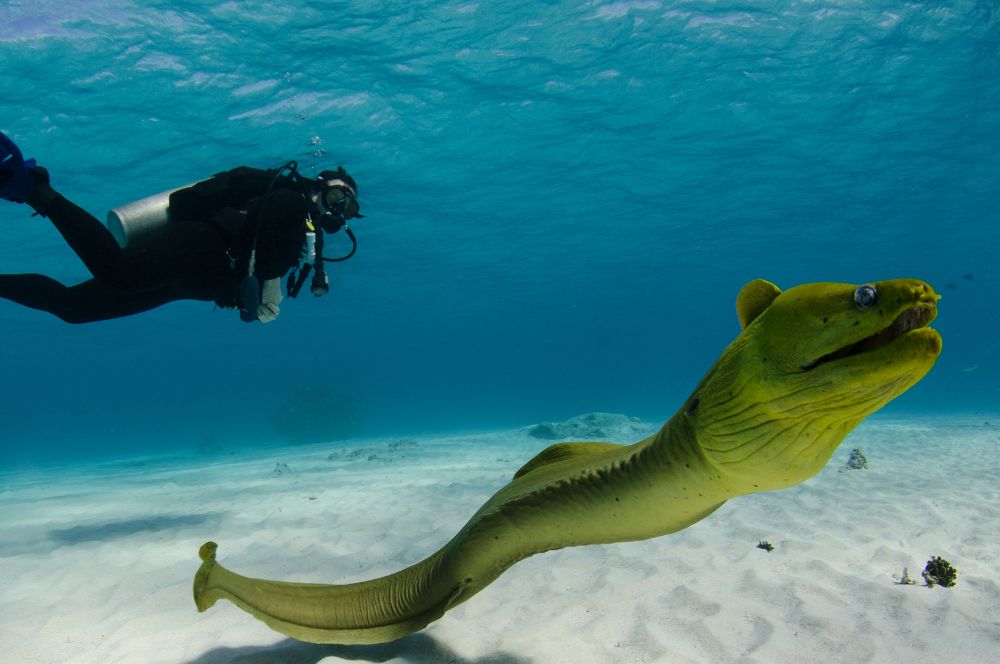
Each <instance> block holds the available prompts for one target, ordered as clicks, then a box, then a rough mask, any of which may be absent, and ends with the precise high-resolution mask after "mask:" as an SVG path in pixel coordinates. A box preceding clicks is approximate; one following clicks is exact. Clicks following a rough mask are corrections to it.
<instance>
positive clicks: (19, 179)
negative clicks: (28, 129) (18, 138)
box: [0, 132, 35, 203]
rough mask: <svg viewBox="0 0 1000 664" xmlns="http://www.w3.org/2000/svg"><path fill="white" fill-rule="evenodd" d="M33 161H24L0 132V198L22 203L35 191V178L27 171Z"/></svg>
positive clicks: (16, 149)
mask: <svg viewBox="0 0 1000 664" xmlns="http://www.w3.org/2000/svg"><path fill="white" fill-rule="evenodd" d="M34 168H35V160H34V159H29V160H28V161H25V160H24V157H23V156H21V150H20V149H18V147H17V145H15V143H14V141H12V140H10V138H9V137H8V136H7V134H5V133H3V132H0V198H4V199H6V200H8V201H13V202H14V203H23V202H25V201H26V200H27V199H28V196H30V195H31V192H32V191H33V190H34V189H35V178H34V176H33V175H32V173H31V172H30V171H29V170H28V169H34Z"/></svg>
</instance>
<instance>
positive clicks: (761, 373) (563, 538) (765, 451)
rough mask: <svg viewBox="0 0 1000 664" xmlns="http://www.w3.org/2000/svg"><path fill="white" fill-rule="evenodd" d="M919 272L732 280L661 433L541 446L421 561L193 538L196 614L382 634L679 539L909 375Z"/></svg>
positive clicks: (932, 335) (928, 335)
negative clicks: (385, 568) (511, 578)
mask: <svg viewBox="0 0 1000 664" xmlns="http://www.w3.org/2000/svg"><path fill="white" fill-rule="evenodd" d="M937 300H938V296H937V295H936V294H935V293H934V291H933V289H932V288H931V287H930V286H929V285H927V284H925V283H924V282H922V281H918V280H916V279H895V280H890V281H881V282H874V283H870V284H863V285H861V286H857V285H849V284H835V283H815V284H806V285H803V286H798V287H795V288H791V289H789V290H788V291H785V292H781V291H780V290H779V289H778V288H777V287H776V286H774V285H773V284H771V283H769V282H767V281H764V280H756V281H752V282H750V283H748V284H747V285H746V286H744V287H743V289H742V291H741V292H740V295H739V298H738V299H737V314H738V317H739V320H740V323H741V325H742V326H743V330H742V332H741V333H740V335H739V336H738V337H737V338H736V339H735V340H734V341H733V342H732V343H731V344H730V345H729V347H728V348H726V350H725V351H724V352H723V353H722V355H721V356H720V357H719V359H718V361H716V363H715V365H714V366H713V367H712V368H711V369H710V370H709V372H708V374H707V375H706V376H705V377H704V378H703V379H702V380H701V382H700V383H699V384H698V386H697V387H696V388H695V390H694V392H693V393H692V394H691V396H690V397H689V398H688V400H687V401H686V402H685V403H684V405H683V406H682V407H681V408H680V410H679V411H678V412H677V413H676V414H675V415H674V416H673V417H671V418H670V420H669V421H668V422H667V423H666V424H665V425H664V426H663V428H662V429H660V431H659V432H658V433H656V434H655V435H653V436H650V437H649V438H646V439H644V440H641V441H639V442H637V443H635V444H633V445H617V444H613V443H589V442H578V443H559V444H556V445H553V446H551V447H549V448H548V449H546V450H544V451H542V452H541V453H540V454H539V455H538V456H536V457H535V458H534V459H532V460H531V461H529V462H528V463H527V464H526V465H525V466H524V467H523V468H521V469H520V470H519V471H518V472H517V473H516V474H515V476H514V479H513V480H512V481H511V482H510V483H509V484H507V485H506V486H504V487H503V488H502V489H500V491H498V492H497V493H496V494H495V495H494V496H493V497H492V498H490V499H489V500H488V501H487V502H486V504H484V505H483V506H482V507H481V508H480V509H479V511H478V512H476V514H475V515H474V516H473V517H472V518H471V519H470V520H469V522H468V523H467V524H466V525H465V527H463V528H462V530H461V531H459V533H458V534H457V535H455V536H454V537H453V538H452V539H451V541H450V542H448V543H447V544H445V545H444V546H443V547H442V548H441V549H440V550H438V551H437V552H436V553H434V554H432V555H431V556H430V557H428V558H427V559H425V560H423V561H421V562H418V563H416V564H414V565H412V566H411V567H408V568H406V569H404V570H402V571H399V572H396V573H394V574H390V575H388V576H385V577H381V578H378V579H373V580H370V581H363V582H360V583H351V584H346V585H321V584H308V583H290V582H281V581H267V580H263V579H253V578H248V577H244V576H240V575H238V574H235V573H233V572H230V571H229V570H227V569H225V568H224V567H223V566H222V565H220V564H219V563H218V562H217V561H216V559H215V553H216V545H215V544H214V543H213V542H208V543H206V544H204V545H203V546H202V548H201V551H200V555H201V559H202V565H201V568H200V569H199V570H198V573H197V575H196V576H195V580H194V597H195V602H196V604H197V606H198V609H199V611H204V610H206V609H208V608H209V607H211V606H212V605H213V604H214V603H215V602H216V601H217V600H219V599H228V600H229V601H231V602H233V603H234V604H236V605H237V606H239V607H240V608H242V609H244V610H245V611H247V612H249V613H250V614H252V615H253V616H255V617H257V618H258V619H260V620H262V621H263V622H265V623H266V624H267V625H268V626H269V627H271V628H272V629H274V630H276V631H278V632H281V633H283V634H287V635H289V636H291V637H294V638H296V639H300V640H303V641H311V642H315V643H342V644H355V643H380V642H385V641H392V640H395V639H398V638H401V637H403V636H406V635H407V634H410V633H412V632H415V631H417V630H420V629H422V628H424V627H425V626H426V625H427V624H428V623H430V622H432V621H434V620H437V619H438V618H440V617H441V616H442V615H443V614H444V613H445V612H446V611H447V610H448V609H451V608H453V607H455V606H457V605H458V604H460V603H462V602H464V601H466V600H467V599H469V598H471V597H472V596H473V595H475V594H476V593H478V592H479V591H480V590H482V589H483V588H485V587H486V586H487V585H489V584H490V583H491V582H493V580H495V579H496V578H497V577H498V576H500V575H501V574H503V573H504V571H506V570H507V569H508V568H510V567H511V566H512V565H513V564H515V563H517V562H518V561H520V560H523V559H525V558H527V557H528V556H531V555H534V554H536V553H540V552H543V551H551V550H553V549H560V548H563V547H568V546H580V545H585V544H604V543H611V542H624V541H630V540H643V539H648V538H651V537H657V536H660V535H666V534H668V533H672V532H676V531H678V530H681V529H683V528H686V527H688V526H690V525H691V524H693V523H696V522H697V521H700V520H701V519H703V518H705V517H706V516H708V515H709V514H711V513H712V512H713V511H715V510H716V509H718V508H719V507H720V506H721V505H722V504H723V503H724V502H725V501H727V500H729V499H730V498H734V497H736V496H742V495H746V494H750V493H757V492H761V491H771V490H775V489H781V488H785V487H789V486H793V485H795V484H798V483H800V482H803V481H805V480H806V479H808V478H810V477H812V476H813V475H815V474H816V473H818V472H819V471H820V470H821V469H822V468H823V466H824V465H825V464H826V462H827V461H828V460H829V459H830V456H831V455H832V454H833V452H834V450H835V449H836V448H837V446H838V445H839V444H840V442H841V441H842V440H843V439H844V437H845V436H846V435H847V434H848V433H849V432H850V431H851V430H852V429H853V428H854V427H855V426H857V424H858V423H859V422H861V420H863V419H864V418H865V417H867V416H868V415H870V414H871V413H873V412H875V411H876V410H878V409H879V408H881V407H882V406H884V405H885V404H886V403H888V402H889V401H890V400H892V399H893V398H895V397H897V396H899V395H900V394H902V393H903V392H904V391H906V390H907V389H908V388H909V387H911V386H912V385H914V384H915V383H916V382H917V381H919V380H920V379H921V378H922V377H923V376H924V375H925V374H926V373H927V372H928V371H929V370H930V368H931V367H932V366H933V364H934V362H935V361H936V359H937V357H938V355H939V353H940V351H941V337H940V335H939V334H938V333H937V331H935V330H933V329H931V328H929V327H927V325H928V324H929V323H930V322H931V321H932V320H933V319H934V317H935V316H936V313H937Z"/></svg>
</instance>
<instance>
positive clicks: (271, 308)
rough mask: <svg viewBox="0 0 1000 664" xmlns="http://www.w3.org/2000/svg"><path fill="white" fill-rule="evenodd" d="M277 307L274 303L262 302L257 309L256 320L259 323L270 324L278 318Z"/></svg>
mask: <svg viewBox="0 0 1000 664" xmlns="http://www.w3.org/2000/svg"><path fill="white" fill-rule="evenodd" d="M278 313H279V310H278V305H277V304H275V303H274V302H262V303H261V305H260V306H259V307H257V320H259V321H260V322H261V323H270V322H271V321H273V320H274V319H275V318H277V317H278Z"/></svg>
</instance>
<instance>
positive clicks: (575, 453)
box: [514, 443, 623, 480]
mask: <svg viewBox="0 0 1000 664" xmlns="http://www.w3.org/2000/svg"><path fill="white" fill-rule="evenodd" d="M622 447H623V446H622V445H618V444H617V443H556V444H555V445H549V446H548V447H546V448H545V449H544V450H542V451H541V452H539V453H538V454H537V455H535V456H534V457H533V458H532V459H531V461H529V462H528V463H526V464H524V465H523V466H521V469H520V470H518V471H517V472H516V473H514V479H515V480H516V479H517V478H519V477H522V476H524V475H527V474H528V473H530V472H531V471H533V470H536V469H538V468H541V467H543V466H548V465H550V464H553V463H558V462H560V461H566V460H567V459H578V458H580V457H586V456H592V455H594V454H600V453H602V452H607V451H609V450H616V449H621V448H622Z"/></svg>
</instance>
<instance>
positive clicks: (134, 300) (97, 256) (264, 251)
mask: <svg viewBox="0 0 1000 664" xmlns="http://www.w3.org/2000/svg"><path fill="white" fill-rule="evenodd" d="M357 192H358V187H357V184H356V183H355V181H354V178H352V177H351V176H350V175H348V174H347V171H345V170H344V168H343V167H342V166H341V167H338V168H337V170H336V171H329V170H325V171H322V172H320V173H319V175H318V176H317V177H316V178H315V179H308V178H304V177H302V176H301V175H300V174H299V172H298V168H297V164H296V163H295V162H294V161H291V162H288V163H287V164H285V165H283V166H281V167H280V168H277V169H269V170H262V169H256V168H250V167H247V166H241V167H238V168H234V169H232V170H229V171H225V172H222V173H218V174H216V175H214V176H212V177H211V178H208V179H207V180H203V181H201V182H198V183H196V184H193V185H190V186H187V187H182V188H180V189H177V190H173V191H170V192H164V193H162V194H158V195H156V196H152V197H150V198H148V199H143V200H142V201H137V202H136V203H131V204H129V205H126V206H122V207H120V208H116V209H115V210H112V211H111V212H110V213H109V214H108V221H109V226H110V230H109V228H108V227H105V226H104V225H103V224H102V223H101V222H100V221H98V220H97V219H96V218H95V217H94V216H92V215H91V214H89V213H88V212H87V211H85V210H83V209H82V208H80V207H78V206H76V205H75V204H73V203H72V202H70V201H68V200H67V199H65V198H63V196H62V195H60V194H59V193H58V192H57V191H56V190H55V189H53V188H52V186H51V184H50V182H49V173H48V171H47V170H46V169H44V168H42V167H41V166H38V165H37V164H36V163H35V160H34V159H29V160H24V159H23V157H22V155H21V151H20V150H19V149H18V147H17V146H16V145H15V144H14V142H13V141H12V140H11V139H10V138H8V137H7V136H6V135H5V134H3V133H2V132H0V198H4V199H6V200H9V201H13V202H15V203H27V204H28V205H29V206H31V207H32V208H33V209H34V210H35V212H36V214H40V215H42V216H43V217H48V218H49V219H50V220H51V221H52V223H53V225H55V227H56V229H57V230H58V231H59V233H60V234H61V235H62V236H63V238H65V240H66V242H67V244H69V246H70V248H72V249H73V251H74V252H76V254H77V255H78V256H79V257H80V259H81V260H82V261H83V263H84V265H85V266H86V267H87V269H88V270H89V271H90V273H91V274H92V275H93V278H92V279H89V280H87V281H84V282H82V283H80V284H77V285H75V286H65V285H63V284H61V283H59V282H58V281H56V280H55V279H52V278H50V277H47V276H44V275H40V274H2V275H0V298H5V299H8V300H11V301H12V302H17V303H18V304H21V305H24V306H26V307H30V308H32V309H39V310H41V311H47V312H49V313H51V314H53V315H55V316H58V317H59V318H61V319H62V320H64V321H66V322H67V323H89V322H93V321H100V320H108V319H111V318H119V317H122V316H131V315H133V314H137V313H141V312H143V311H149V310H150V309H154V308H156V307H159V306H161V305H163V304H166V303H168V302H174V301H176V300H201V301H212V302H215V303H216V304H217V305H218V306H220V307H224V308H231V309H237V308H238V309H239V311H240V318H241V320H243V321H245V322H253V321H257V320H259V321H261V322H263V323H268V322H271V321H273V320H274V319H275V318H277V316H278V311H279V308H278V305H279V304H280V303H281V300H282V296H281V281H280V280H281V277H282V276H283V275H285V274H286V273H288V274H289V278H288V282H287V285H286V293H287V295H288V296H289V297H295V296H297V295H298V293H299V290H300V289H301V288H302V286H303V284H304V283H305V280H306V279H307V278H308V276H309V274H310V272H312V280H311V283H310V291H311V292H312V293H313V294H314V295H317V296H320V295H324V294H325V293H326V292H327V291H328V290H329V280H328V279H327V276H326V272H325V270H324V263H325V262H338V261H343V260H347V259H348V258H350V257H351V256H353V255H354V252H355V251H356V250H357V239H356V238H355V236H354V233H353V231H351V229H350V227H349V226H348V225H347V222H348V220H350V219H353V218H356V217H363V216H364V215H362V214H360V211H359V207H358V199H357ZM341 229H343V230H344V231H345V233H346V235H347V236H348V237H349V239H350V241H351V249H350V252H349V253H347V254H346V255H344V256H341V257H338V258H326V257H324V256H323V248H324V234H325V235H332V234H334V233H337V232H338V231H340V230H341Z"/></svg>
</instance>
